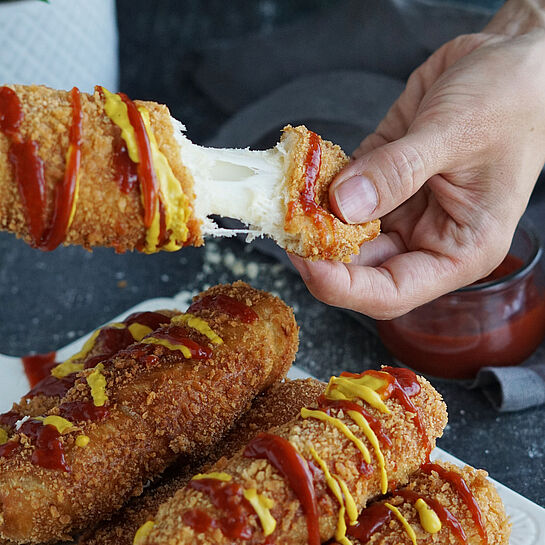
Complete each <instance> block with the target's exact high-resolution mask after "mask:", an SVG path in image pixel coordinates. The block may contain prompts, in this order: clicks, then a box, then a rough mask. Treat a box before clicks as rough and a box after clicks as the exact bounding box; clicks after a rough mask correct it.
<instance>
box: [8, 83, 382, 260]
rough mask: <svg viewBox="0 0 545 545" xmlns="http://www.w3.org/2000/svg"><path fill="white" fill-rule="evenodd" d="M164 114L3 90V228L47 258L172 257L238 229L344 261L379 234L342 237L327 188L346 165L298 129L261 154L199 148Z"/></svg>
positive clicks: (360, 230) (99, 100)
mask: <svg viewBox="0 0 545 545" xmlns="http://www.w3.org/2000/svg"><path fill="white" fill-rule="evenodd" d="M180 128H183V127H182V126H181V124H180V123H178V122H177V121H176V120H174V119H173V118H171V117H170V114H169V111H168V109H167V108H166V107H165V106H161V105H159V104H156V103H153V102H141V101H134V102H133V101H132V100H130V99H129V98H128V97H127V96H126V95H124V94H122V93H120V94H113V93H110V92H109V91H108V90H106V89H104V88H102V87H97V90H96V91H95V93H94V94H93V95H87V94H85V93H80V92H79V91H78V90H77V89H76V88H74V89H72V91H70V92H66V91H56V90H53V89H48V88H46V87H42V86H20V85H11V86H3V87H0V228H1V229H4V230H8V231H11V232H12V233H15V234H16V235H17V236H20V237H23V238H24V239H25V240H26V241H27V242H28V243H30V244H32V245H33V246H35V247H38V248H41V249H42V250H53V249H54V248H56V247H57V246H58V245H59V244H78V245H82V246H84V247H86V248H91V247H93V246H110V247H114V248H116V250H117V251H119V252H124V251H127V250H133V249H138V250H141V251H144V252H148V253H151V252H156V251H159V250H167V251H174V250H178V249H179V248H181V247H183V246H187V245H196V246H199V245H201V244H202V242H203V236H206V235H217V236H231V235H232V234H234V231H229V230H226V229H220V228H218V226H217V225H216V224H215V223H214V222H213V221H212V220H211V219H210V218H209V217H208V216H210V215H212V214H219V215H224V216H229V217H235V218H238V219H240V220H242V221H243V222H245V223H246V224H247V225H249V228H248V229H246V230H243V231H244V232H247V233H248V234H249V235H250V237H255V236H262V235H263V234H265V235H268V236H271V237H272V238H274V239H275V240H276V241H277V242H278V243H279V244H280V245H281V246H283V247H284V248H286V249H288V250H290V251H292V252H295V253H298V254H299V255H302V256H304V257H309V258H311V259H336V260H343V261H348V260H349V259H350V256H351V255H352V254H355V253H358V252H359V247H360V245H361V244H362V243H363V242H365V241H366V240H370V239H372V238H374V237H375V236H376V235H377V234H378V231H379V222H378V221H375V222H371V223H368V224H364V225H346V224H344V223H343V222H341V221H339V220H338V219H337V218H336V217H335V216H333V215H332V214H331V210H330V208H329V200H328V187H329V185H330V183H331V181H332V178H333V176H334V175H335V174H336V173H337V172H338V171H339V170H340V169H341V168H342V167H343V166H344V164H345V163H346V162H347V161H348V159H347V157H346V156H345V154H344V153H343V152H342V150H341V149H340V148H339V147H338V146H335V145H333V144H332V143H331V142H327V141H323V140H322V139H321V138H320V137H319V136H318V135H316V134H315V133H312V132H311V131H308V130H307V129H306V128H304V127H297V128H293V127H286V128H285V130H284V134H283V136H282V139H281V141H280V143H279V144H278V145H277V146H276V147H275V148H274V149H271V150H268V151H249V150H229V149H212V148H204V147H201V146H197V145H195V144H192V143H191V142H190V141H189V140H188V139H187V138H185V136H184V135H183V134H182V133H181V132H180Z"/></svg>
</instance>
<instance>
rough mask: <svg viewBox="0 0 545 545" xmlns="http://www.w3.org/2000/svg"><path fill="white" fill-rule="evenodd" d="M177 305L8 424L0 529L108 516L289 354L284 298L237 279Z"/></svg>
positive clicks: (75, 528)
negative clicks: (50, 399)
mask: <svg viewBox="0 0 545 545" xmlns="http://www.w3.org/2000/svg"><path fill="white" fill-rule="evenodd" d="M188 313H189V314H188V319H187V320H184V319H182V318H180V319H176V316H179V315H180V314H179V313H172V314H173V315H172V316H171V317H172V319H167V323H166V324H164V325H163V326H161V327H159V328H157V329H155V330H153V331H151V332H150V333H149V334H148V335H147V336H145V337H144V338H143V339H141V340H140V342H136V343H133V344H131V345H130V346H128V347H127V348H125V349H123V350H121V351H120V352H118V353H117V354H116V355H114V356H112V357H111V358H108V359H106V360H104V361H100V362H99V363H97V364H96V365H95V367H93V368H89V369H84V370H83V371H81V372H80V373H79V374H78V377H77V379H76V381H75V383H74V385H73V386H72V387H71V388H70V389H69V390H68V392H67V393H66V394H65V395H64V396H63V397H62V398H61V399H60V400H59V402H58V404H57V405H56V406H55V407H53V408H51V409H50V410H49V411H47V412H46V413H45V414H43V415H39V416H34V417H31V418H26V419H24V421H21V422H19V424H18V425H17V426H16V427H15V428H13V429H12V430H10V432H9V436H8V437H7V441H6V442H5V443H3V444H2V445H0V538H4V539H8V540H12V541H14V542H18V543H41V542H48V541H57V540H66V539H68V538H69V536H72V535H73V534H74V533H77V532H80V531H81V530H82V529H84V528H87V527H89V526H92V525H94V524H96V523H98V522H99V521H100V520H102V519H104V518H106V517H108V516H110V515H111V514H112V513H114V512H115V511H116V510H118V509H119V508H120V507H121V506H122V505H123V504H124V503H125V502H126V501H127V500H128V499H129V498H131V497H132V496H133V495H136V494H139V493H140V492H141V491H142V488H143V486H144V484H145V483H146V482H148V481H149V480H150V479H154V478H156V477H157V476H158V475H159V474H161V473H162V472H163V471H164V470H165V469H166V467H167V466H168V465H170V464H172V463H173V462H174V461H175V460H176V459H177V458H178V457H179V456H180V455H185V456H188V457H191V456H194V455H198V454H200V453H202V452H203V451H206V450H207V449H209V448H210V446H211V445H213V444H214V443H215V442H216V441H217V440H218V439H219V438H221V437H222V436H223V435H224V433H225V432H226V431H227V430H228V429H229V427H230V426H231V425H232V424H233V423H234V421H235V420H236V419H237V418H238V417H239V416H240V415H241V414H242V413H243V412H244V411H245V410H246V409H247V408H248V406H249V404H250V403H251V401H252V399H253V398H254V397H255V396H256V395H257V394H259V393H260V392H261V391H262V390H264V389H266V388H267V387H268V386H270V385H271V384H272V383H274V382H276V381H278V380H279V379H281V378H282V377H283V376H284V375H285V373H286V372H287V369H288V368H289V366H290V364H291V363H292V361H293V359H294V357H295V352H296V349H297V332H298V329H297V325H296V323H295V320H294V317H293V313H292V311H291V309H290V308H289V307H287V306H286V305H285V304H284V303H283V302H282V301H280V300H279V299H277V298H276V297H273V296H272V295H270V294H267V293H264V292H260V291H258V290H255V289H252V288H250V287H249V286H248V285H246V284H244V283H242V282H238V283H235V284H232V285H223V286H216V287H213V288H211V289H209V290H207V291H206V292H204V293H202V294H200V295H199V296H197V298H196V299H195V300H194V302H193V304H192V305H191V306H190V308H189V309H188ZM161 320H164V317H163V318H161ZM146 340H148V341H149V340H156V341H165V342H166V344H161V343H160V342H157V343H149V342H145V341H146ZM182 347H184V348H185V350H181V348H182Z"/></svg>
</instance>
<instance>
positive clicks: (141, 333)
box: [129, 323, 153, 342]
mask: <svg viewBox="0 0 545 545" xmlns="http://www.w3.org/2000/svg"><path fill="white" fill-rule="evenodd" d="M129 331H130V333H131V335H132V338H133V339H134V340H135V341H138V342H140V341H141V340H142V339H143V338H144V337H145V336H146V335H149V334H150V333H151V332H152V331H153V330H152V329H151V327H148V326H147V325H144V324H139V323H134V324H131V325H130V326H129Z"/></svg>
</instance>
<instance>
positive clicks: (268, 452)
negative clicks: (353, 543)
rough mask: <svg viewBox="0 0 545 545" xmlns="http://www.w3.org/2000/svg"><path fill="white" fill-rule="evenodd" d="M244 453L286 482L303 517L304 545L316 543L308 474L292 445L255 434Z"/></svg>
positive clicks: (316, 522)
mask: <svg viewBox="0 0 545 545" xmlns="http://www.w3.org/2000/svg"><path fill="white" fill-rule="evenodd" d="M244 456H245V457H246V458H252V459H264V460H267V461H268V462H269V463H270V464H271V465H272V466H273V467H274V468H275V469H276V470H277V471H278V472H279V473H280V474H281V475H282V477H284V479H286V481H288V483H289V485H290V486H291V488H292V490H293V492H294V493H295V495H296V496H297V499H298V500H299V502H300V503H301V507H302V509H303V513H304V514H305V516H306V518H307V530H308V544H309V545H320V543H321V541H320V526H319V520H318V503H317V501H316V492H315V490H314V482H313V479H312V474H311V472H310V470H309V469H308V466H307V465H306V463H305V460H304V459H303V458H302V457H301V455H300V454H299V453H298V452H297V451H296V450H295V448H294V447H293V445H292V444H291V443H290V442H289V441H287V440H286V439H284V438H282V437H279V436H278V435H273V434H271V433H259V434H258V435H257V436H256V437H254V438H253V439H252V440H251V441H250V442H249V443H248V445H247V446H246V448H245V449H244Z"/></svg>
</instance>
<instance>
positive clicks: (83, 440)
mask: <svg viewBox="0 0 545 545" xmlns="http://www.w3.org/2000/svg"><path fill="white" fill-rule="evenodd" d="M89 441H91V439H90V437H89V436H88V435H78V436H77V437H76V446H77V447H80V448H85V447H86V446H87V445H88V444H89Z"/></svg>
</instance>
